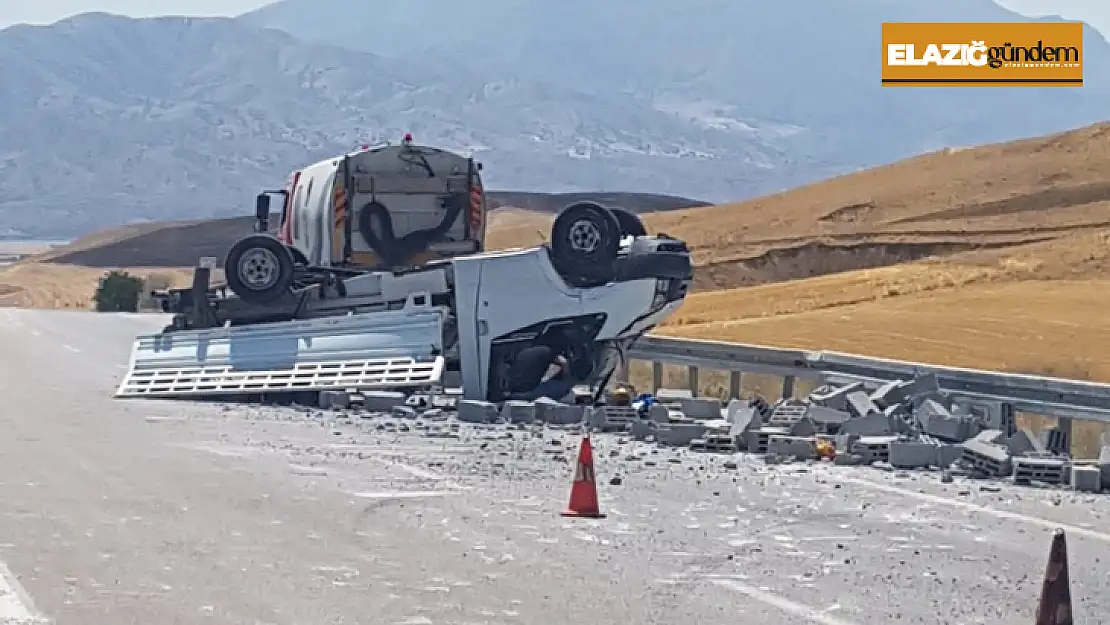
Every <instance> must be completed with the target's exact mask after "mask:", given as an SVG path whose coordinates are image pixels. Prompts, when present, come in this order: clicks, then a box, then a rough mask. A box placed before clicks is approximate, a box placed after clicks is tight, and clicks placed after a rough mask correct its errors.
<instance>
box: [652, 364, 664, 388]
mask: <svg viewBox="0 0 1110 625" xmlns="http://www.w3.org/2000/svg"><path fill="white" fill-rule="evenodd" d="M661 388H663V363H661V362H653V363H651V392H652V394H654V393H658V392H659V389H661Z"/></svg>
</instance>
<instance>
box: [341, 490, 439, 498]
mask: <svg viewBox="0 0 1110 625" xmlns="http://www.w3.org/2000/svg"><path fill="white" fill-rule="evenodd" d="M347 494H348V495H350V496H352V497H358V498H359V499H423V498H425V497H449V496H451V495H458V494H460V493H459V491H457V490H408V491H405V490H401V491H382V492H378V493H367V492H348V493H347Z"/></svg>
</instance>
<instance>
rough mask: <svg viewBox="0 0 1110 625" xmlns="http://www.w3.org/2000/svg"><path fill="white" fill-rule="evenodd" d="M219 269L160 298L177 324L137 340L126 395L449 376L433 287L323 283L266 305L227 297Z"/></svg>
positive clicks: (397, 382) (393, 384)
mask: <svg viewBox="0 0 1110 625" xmlns="http://www.w3.org/2000/svg"><path fill="white" fill-rule="evenodd" d="M210 275H211V272H210V270H209V269H208V268H206V267H201V268H198V269H197V270H196V274H195V276H194V281H193V286H192V288H191V289H188V290H178V291H171V292H168V293H163V294H160V297H161V298H163V310H165V311H166V312H173V313H174V314H175V319H174V324H173V326H171V327H169V328H167V331H165V332H163V333H160V334H151V335H143V336H139V337H137V339H136V341H135V344H134V346H133V348H132V352H131V363H130V366H129V370H128V373H127V376H126V377H125V378H124V380H123V382H122V383H121V384H120V386H119V389H118V390H117V392H116V396H117V397H197V396H219V395H241V394H243V393H245V392H246V393H267V392H279V391H311V390H323V389H355V388H358V389H372V388H390V389H397V388H419V387H426V386H429V385H432V384H436V383H438V382H439V381H440V379H441V378H442V375H443V369H444V364H445V359H444V357H443V349H444V346H443V328H444V324H445V321H446V318H447V311H446V309H444V308H442V307H439V306H435V305H434V304H433V302H432V296H431V293H429V292H427V291H422V292H418V293H408V294H406V297H404V298H403V299H400V300H399V301H393V300H383V299H382V297H381V294H379V295H378V296H372V295H369V294H364V295H363V296H362V297H356V298H349V297H348V298H344V297H337V298H334V299H330V298H324V295H325V294H326V292H325V290H324V289H326V288H327V284H317V285H311V286H307V287H305V288H302V289H299V290H297V291H294V292H292V293H290V294H289V295H288V296H287V297H285V298H283V299H282V300H280V301H276V302H274V304H273V305H268V306H258V305H257V304H253V305H252V304H247V303H245V302H242V301H240V300H239V299H238V298H234V297H220V296H219V294H218V291H219V289H216V290H215V291H214V290H212V289H210V288H209V286H208V282H209V278H210ZM368 277H370V278H372V276H368ZM427 282H429V286H436V285H435V280H430V281H427ZM386 295H387V296H388V295H389V294H388V293H386ZM362 309H365V310H362ZM355 311H359V313H360V314H352V313H353V312H355ZM371 311H373V312H372V314H361V313H362V312H371ZM175 330H191V331H188V332H184V331H181V332H179V331H175Z"/></svg>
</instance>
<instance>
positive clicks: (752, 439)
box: [744, 426, 790, 454]
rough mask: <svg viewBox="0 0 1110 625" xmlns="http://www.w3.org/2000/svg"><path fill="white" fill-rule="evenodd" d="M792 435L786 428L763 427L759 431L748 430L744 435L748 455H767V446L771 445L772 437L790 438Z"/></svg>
mask: <svg viewBox="0 0 1110 625" xmlns="http://www.w3.org/2000/svg"><path fill="white" fill-rule="evenodd" d="M789 435H790V433H789V431H788V430H787V429H786V428H780V427H773V426H763V427H761V428H759V429H758V430H748V431H747V432H745V433H744V442H745V443H746V447H747V450H748V453H752V454H765V453H767V445H768V444H769V443H770V440H771V437H772V436H789Z"/></svg>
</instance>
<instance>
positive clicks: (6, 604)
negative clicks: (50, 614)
mask: <svg viewBox="0 0 1110 625" xmlns="http://www.w3.org/2000/svg"><path fill="white" fill-rule="evenodd" d="M49 622H50V621H48V620H47V619H44V618H42V616H40V615H39V611H38V610H37V609H35V604H34V602H33V601H31V596H30V595H28V594H27V591H26V590H24V589H23V586H22V585H21V584H20V583H19V580H17V579H16V578H15V575H12V572H11V570H10V569H8V567H7V565H6V564H4V563H3V562H0V623H3V624H4V625H33V624H38V625H41V624H44V623H49Z"/></svg>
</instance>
